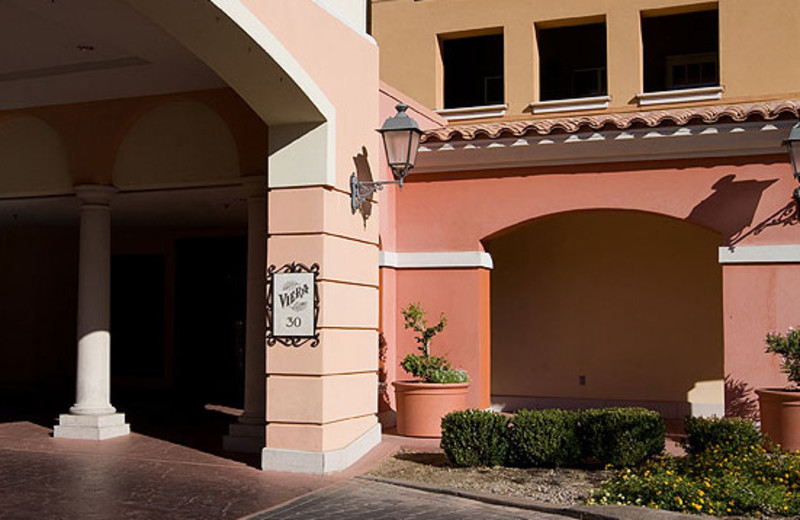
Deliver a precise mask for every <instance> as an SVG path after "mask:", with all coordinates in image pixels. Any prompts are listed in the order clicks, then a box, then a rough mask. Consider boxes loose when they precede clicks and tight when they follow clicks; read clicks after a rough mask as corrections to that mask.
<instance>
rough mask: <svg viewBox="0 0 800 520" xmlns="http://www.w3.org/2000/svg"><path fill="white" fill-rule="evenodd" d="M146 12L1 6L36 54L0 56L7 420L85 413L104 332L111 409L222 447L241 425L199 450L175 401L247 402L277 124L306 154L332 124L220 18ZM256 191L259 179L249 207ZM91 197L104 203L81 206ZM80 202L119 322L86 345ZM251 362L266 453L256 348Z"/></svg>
mask: <svg viewBox="0 0 800 520" xmlns="http://www.w3.org/2000/svg"><path fill="white" fill-rule="evenodd" d="M133 4H136V5H135V6H134V5H133ZM144 4H146V2H125V1H113V2H112V1H105V0H103V1H102V2H95V1H90V2H89V3H81V4H80V5H75V4H69V3H64V2H55V3H53V2H35V3H33V2H21V1H13V2H7V3H5V4H3V5H2V6H0V15H2V16H0V19H1V20H3V21H2V23H0V25H2V29H3V33H4V34H5V35H6V37H8V38H10V39H15V40H17V41H20V42H28V44H29V49H30V52H26V53H24V55H20V54H19V53H16V52H14V51H12V50H10V47H8V46H6V49H7V50H6V51H4V52H0V68H2V72H0V74H1V75H2V76H3V77H2V81H1V82H0V121H2V123H1V124H0V151H2V152H3V153H2V154H0V155H2V157H0V245H2V247H0V267H2V268H3V269H2V271H0V288H1V289H2V291H0V309H2V310H3V311H4V312H3V320H2V321H3V327H2V331H0V344H2V345H3V347H4V348H3V362H2V363H0V366H2V368H0V391H2V392H3V393H4V394H5V395H6V396H8V398H3V399H2V402H3V403H4V405H3V406H2V407H0V421H3V422H5V421H8V420H18V419H26V420H34V421H37V422H39V423H40V424H41V425H42V426H46V427H48V428H51V427H52V426H53V423H52V421H53V417H56V416H57V415H58V414H59V413H68V411H69V410H70V409H71V407H73V408H74V406H73V405H75V404H76V391H75V380H76V370H75V367H76V335H77V336H78V341H79V343H80V341H81V340H82V339H83V337H85V336H91V335H93V334H95V333H96V332H102V333H104V334H106V335H109V330H110V331H111V334H110V335H111V337H112V341H111V348H110V351H111V356H110V357H111V361H110V366H111V369H110V380H111V383H110V387H111V389H112V393H113V395H114V397H113V401H114V402H113V405H114V406H115V407H116V408H117V409H118V411H119V412H124V413H126V414H127V420H128V421H130V422H131V423H132V424H134V431H137V429H138V431H139V432H142V433H154V434H156V435H157V436H162V437H164V436H166V437H165V438H168V439H171V440H178V442H181V443H182V444H189V445H194V446H195V447H199V448H201V449H206V448H208V449H209V450H211V451H215V452H219V451H220V450H221V448H222V442H220V441H221V436H222V434H224V433H226V432H227V431H228V428H227V427H228V423H230V422H231V421H233V420H235V418H234V417H231V414H230V413H226V414H225V415H218V417H221V420H218V421H215V423H214V424H213V425H211V426H212V428H213V429H214V431H213V433H214V436H213V438H211V437H208V436H206V437H203V435H202V431H201V428H196V426H199V425H198V424H195V423H192V422H187V421H185V419H186V415H185V414H182V413H181V412H183V411H185V409H184V410H180V409H178V408H176V407H174V406H172V405H173V404H174V401H173V400H171V398H172V397H173V396H174V395H178V397H179V398H180V399H182V401H181V402H187V401H191V405H192V406H199V407H201V410H202V407H203V406H204V405H208V404H211V405H217V409H222V408H225V409H228V408H230V409H234V410H233V413H236V410H235V409H239V410H241V409H242V408H243V404H244V403H243V402H242V401H243V394H244V386H245V382H244V380H243V379H244V366H243V364H244V362H245V357H246V356H245V352H244V350H245V320H246V317H245V312H244V311H245V307H246V305H247V298H246V292H247V285H248V283H249V281H248V280H249V277H248V274H247V266H248V238H247V236H248V226H249V223H250V221H251V220H257V221H258V222H259V224H258V226H257V227H259V228H260V230H261V235H260V237H259V236H257V235H258V234H257V233H255V234H254V235H253V237H256V238H255V239H256V240H259V239H260V240H261V241H262V244H261V253H262V260H261V265H260V266H258V264H257V263H256V264H254V265H256V267H257V268H259V269H260V271H261V272H262V273H263V264H264V259H263V257H264V255H263V250H264V247H265V246H264V244H263V242H265V241H266V225H265V219H266V211H265V206H264V195H263V188H264V186H265V185H266V173H267V161H268V157H269V155H270V149H269V147H268V144H269V143H268V138H267V136H268V126H267V124H268V123H269V124H273V123H274V124H275V126H276V127H280V128H282V129H283V131H282V132H280V135H281V136H283V137H284V138H286V139H288V138H289V137H291V138H292V142H297V141H303V137H304V135H305V134H306V133H309V132H310V131H311V129H313V128H316V127H319V126H320V125H321V124H324V122H325V118H324V117H323V116H321V114H320V112H319V111H318V110H317V109H316V108H315V105H314V102H312V101H310V100H309V99H308V98H307V97H306V96H305V94H304V92H303V89H302V88H301V87H299V86H298V85H297V83H296V82H295V81H294V78H295V76H296V75H297V74H292V73H287V72H285V71H283V69H282V66H284V65H286V64H287V63H290V62H291V59H292V57H291V56H290V55H288V54H287V55H284V56H281V57H280V60H279V61H280V64H279V63H278V60H277V59H272V58H271V57H269V56H268V54H267V53H268V51H267V50H265V48H264V47H262V46H258V45H252V48H251V49H250V50H243V48H242V47H241V46H242V45H247V44H253V41H252V39H251V38H250V37H249V36H248V34H247V33H245V32H244V31H243V30H242V29H241V28H240V27H239V26H238V25H236V24H235V23H233V22H231V21H230V20H228V19H227V18H226V16H225V15H224V14H223V13H222V12H221V11H219V10H218V8H216V7H214V6H213V5H211V4H208V5H206V4H203V5H198V4H197V3H195V2H171V3H170V4H169V6H168V7H166V8H165V7H164V6H160V5H158V4H159V3H157V4H153V5H151V7H152V9H150V10H148V8H147V7H146V6H145V5H144ZM138 9H141V10H138ZM187 12H191V13H193V14H194V15H196V16H195V17H194V18H192V20H187V19H186V18H185V16H181V15H186V13H187ZM157 24H158V25H157ZM176 26H180V29H178V30H170V27H172V29H175V27H176ZM187 29H188V33H182V32H181V31H185V30H187ZM200 33H203V36H202V37H200V36H198V34H200ZM224 35H228V36H229V37H225V36H224ZM215 38H217V40H215ZM210 40H214V41H213V42H211V43H209V42H210ZM220 40H224V41H220ZM237 46H238V47H237ZM34 47H35V50H34ZM245 49H246V48H245ZM283 52H284V53H285V54H286V51H285V49H284V50H283ZM210 53H212V54H213V53H217V54H215V56H210ZM219 53H221V54H219ZM197 56H199V57H200V58H198V57H197ZM236 56H238V57H239V58H240V59H233V58H234V57H236ZM293 72H296V71H293ZM251 82H252V83H251ZM255 84H258V85H259V87H258V90H255V89H253V88H252V86H253V85H255ZM238 92H241V94H239V93H238ZM246 98H247V100H246ZM300 127H302V128H300ZM312 144H313V145H316V144H317V141H315V142H314V143H312ZM276 146H277V150H278V151H280V150H281V148H282V147H283V148H286V147H290V146H289V145H287V144H285V143H284V144H282V145H281V144H278V145H276ZM312 147H313V146H311V145H309V148H308V149H307V151H309V150H310V148H312ZM327 152H328V151H327V148H325V147H324V146H323V147H322V149H320V150H319V154H317V155H318V156H321V157H325V156H326V153H327ZM309 155H312V154H309ZM316 171H317V172H318V173H320V174H321V175H322V176H325V175H327V174H328V172H326V171H322V172H320V171H319V170H316ZM249 179H254V180H255V185H256V186H255V191H256V192H258V191H259V190H258V186H257V185H258V184H259V182H260V185H261V191H260V192H259V193H256V194H255V196H254V197H255V198H256V199H259V201H260V202H257V203H256V204H255V206H257V209H256V210H255V211H252V208H251V204H250V200H251V198H252V197H251V196H250V194H249V191H248V190H249V188H247V187H246V186H244V185H246V184H248V183H249V182H250V181H249ZM85 185H89V186H97V187H102V188H104V189H106V190H107V192H108V194H109V197H108V200H104V201H101V202H100V203H98V201H97V200H94V199H93V200H91V201H88V202H87V200H85V199H82V198H81V196H80V194H78V196H77V197H76V191H77V190H76V187H78V186H85ZM93 196H94V195H93ZM87 205H88V206H93V207H94V206H102V207H103V210H102V211H103V212H104V213H105V215H106V216H107V223H108V229H109V234H110V240H109V242H110V245H108V246H106V251H105V252H104V253H103V254H106V255H108V257H109V258H110V276H109V279H110V283H109V284H108V285H109V286H110V287H111V288H110V290H109V293H110V297H109V298H110V304H106V306H107V307H109V308H110V311H108V314H110V318H109V319H108V321H109V324H107V325H106V326H105V327H103V328H102V330H101V329H98V330H91V331H89V332H88V333H86V334H84V333H83V332H82V331H80V330H76V315H79V314H80V312H79V309H80V304H79V299H80V298H79V289H78V288H79V286H80V283H79V279H80V277H79V276H78V273H79V271H80V264H81V260H80V257H81V255H80V254H79V249H80V248H79V242H80V235H81V233H80V230H81V229H82V227H81V226H82V222H83V208H84V207H86V206H87ZM259 209H260V213H261V215H258V212H259V211H258V210H259ZM252 215H255V216H256V218H255V219H252V218H251V216H252ZM102 225H105V224H102ZM95 236H96V235H95ZM251 239H252V237H251ZM93 243H94V246H96V247H95V249H97V248H99V247H100V246H99V245H97V244H99V242H93ZM99 274H100V273H90V276H91V277H92V279H93V278H94V276H95V275H97V278H100V276H99ZM91 283H95V282H94V281H92V282H91ZM261 283H262V287H261V288H260V289H259V290H256V291H254V292H255V293H262V294H263V292H264V290H263V276H262V280H261ZM100 304H102V302H100ZM98 306H99V304H98ZM5 311H8V312H5ZM260 312H261V313H262V315H261V320H260V321H261V323H262V324H263V305H262V306H261V307H260ZM6 318H8V320H9V321H6ZM79 328H80V327H78V329H79ZM76 332H77V334H76ZM257 336H258V334H257ZM260 336H261V339H262V341H263V332H262V333H261V334H260ZM256 365H258V366H257V368H258V373H260V374H261V377H262V381H261V387H260V391H259V392H257V393H260V394H261V395H262V399H261V403H260V406H261V418H262V422H261V424H258V423H254V424H255V429H256V430H257V429H258V428H260V430H261V439H260V442H261V446H262V447H263V432H264V428H265V425H264V423H263V416H264V404H263V394H264V387H265V383H264V380H263V378H264V377H265V376H264V362H263V352H262V355H261V362H260V364H259V363H255V364H254V366H256ZM79 371H80V369H79ZM78 379H79V380H80V377H78ZM79 385H80V382H79ZM88 386H91V385H88ZM112 411H113V409H112ZM204 411H208V410H204ZM104 413H106V412H104ZM138 419H142V421H141V422H139V424H138V426H137V424H136V421H137V420H138ZM149 426H155V428H153V429H149ZM209 441H210V442H209ZM259 449H260V448H259ZM254 462H255V461H254Z"/></svg>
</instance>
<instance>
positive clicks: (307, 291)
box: [267, 262, 319, 347]
mask: <svg viewBox="0 0 800 520" xmlns="http://www.w3.org/2000/svg"><path fill="white" fill-rule="evenodd" d="M317 276H319V265H318V264H314V265H312V266H311V267H306V266H305V265H303V264H298V263H294V262H293V263H291V264H286V265H284V266H283V267H281V268H280V269H279V268H277V267H276V266H274V265H271V266H269V267H268V268H267V344H268V345H269V346H273V345H274V344H275V343H283V344H284V345H286V346H292V347H299V346H301V345H303V344H304V343H306V342H308V341H310V342H311V346H312V347H316V346H317V345H319V332H317V320H318V319H319V291H317Z"/></svg>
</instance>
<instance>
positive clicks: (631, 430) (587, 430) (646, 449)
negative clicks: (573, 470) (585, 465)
mask: <svg viewBox="0 0 800 520" xmlns="http://www.w3.org/2000/svg"><path fill="white" fill-rule="evenodd" d="M580 421H581V425H580V436H581V440H582V442H583V453H584V455H586V456H587V457H591V458H594V459H597V461H598V462H599V463H600V464H611V465H614V466H636V465H638V464H641V463H642V462H644V461H645V460H647V459H650V458H652V457H655V456H656V455H659V454H661V453H662V452H663V451H664V435H665V427H664V421H663V420H662V419H661V416H660V415H659V414H658V413H657V412H653V411H651V410H645V409H644V408H603V409H600V410H584V411H583V412H582V413H581V418H580Z"/></svg>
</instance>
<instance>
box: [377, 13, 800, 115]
mask: <svg viewBox="0 0 800 520" xmlns="http://www.w3.org/2000/svg"><path fill="white" fill-rule="evenodd" d="M714 3H715V2H703V1H701V0H626V1H620V0H571V1H569V2H565V1H563V0H537V1H535V2H532V1H527V0H492V1H490V2H487V1H486V0H429V1H425V2H417V1H413V0H373V34H374V36H375V38H376V39H377V41H378V44H379V46H380V50H381V79H382V80H384V81H386V82H387V83H389V84H391V85H392V86H394V87H396V88H398V89H399V90H401V91H403V92H405V93H406V94H408V95H409V96H411V97H413V98H415V99H417V100H419V101H420V102H422V103H424V104H425V105H426V106H428V107H430V108H442V107H443V103H442V89H443V88H442V66H441V57H440V53H439V47H438V40H437V35H446V34H450V33H464V35H469V34H470V32H476V31H479V30H481V29H485V28H489V27H491V28H496V27H502V28H503V32H504V34H505V78H506V102H507V104H508V112H507V114H506V117H507V118H510V119H514V118H523V117H530V114H529V113H526V112H525V110H526V108H527V107H528V104H529V103H530V102H532V101H538V100H539V98H538V92H537V84H538V78H537V77H536V76H537V73H536V70H537V68H538V64H537V58H536V49H535V38H534V25H535V24H537V23H547V22H554V21H564V20H580V19H585V18H587V17H605V20H606V24H607V48H608V93H609V95H610V96H611V102H610V108H609V110H611V111H625V110H631V109H634V108H635V107H636V106H637V105H636V97H635V96H636V94H637V93H640V92H641V90H642V80H641V38H640V28H639V26H640V12H641V11H661V10H664V12H665V13H666V12H669V11H670V10H673V11H675V10H677V11H681V10H688V9H692V8H695V7H696V6H700V5H705V6H708V5H712V6H713V5H714ZM718 5H719V15H720V79H721V84H722V86H723V87H724V92H723V94H722V96H723V97H722V100H723V101H722V102H730V103H734V102H742V101H747V100H753V99H778V98H789V97H794V96H797V95H798V94H799V93H800V68H798V67H796V66H794V64H796V63H797V62H798V58H799V57H800V2H797V1H796V0H758V1H754V0H719V2H718ZM567 23H569V22H567ZM717 103H719V101H717Z"/></svg>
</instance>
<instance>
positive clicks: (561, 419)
mask: <svg viewBox="0 0 800 520" xmlns="http://www.w3.org/2000/svg"><path fill="white" fill-rule="evenodd" d="M578 417H579V414H578V412H573V411H568V410H533V411H531V410H521V411H520V412H518V413H517V414H516V415H515V416H514V418H513V419H512V420H511V429H510V430H509V450H510V453H509V460H510V463H511V464H513V465H515V466H520V467H530V466H536V467H562V466H567V467H572V466H576V465H578V464H580V462H581V459H582V456H581V443H580V439H579V437H578Z"/></svg>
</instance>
